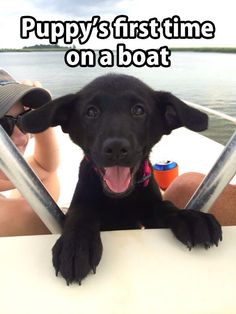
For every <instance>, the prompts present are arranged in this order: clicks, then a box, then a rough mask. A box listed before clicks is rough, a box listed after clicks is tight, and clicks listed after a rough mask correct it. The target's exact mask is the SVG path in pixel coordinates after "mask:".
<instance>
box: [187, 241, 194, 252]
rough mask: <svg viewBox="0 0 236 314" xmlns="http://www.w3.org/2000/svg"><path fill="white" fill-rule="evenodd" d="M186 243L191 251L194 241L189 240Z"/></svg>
mask: <svg viewBox="0 0 236 314" xmlns="http://www.w3.org/2000/svg"><path fill="white" fill-rule="evenodd" d="M186 245H187V248H188V249H189V251H191V249H192V247H193V244H192V242H190V241H188V242H187V244H186Z"/></svg>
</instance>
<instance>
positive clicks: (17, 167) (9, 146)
mask: <svg viewBox="0 0 236 314" xmlns="http://www.w3.org/2000/svg"><path fill="white" fill-rule="evenodd" d="M0 168H1V170H2V171H3V172H4V173H5V175H6V176H7V177H8V178H9V180H10V181H11V182H12V183H13V184H14V185H15V187H16V188H17V189H18V190H19V191H20V192H21V194H22V195H23V196H24V198H25V199H26V200H27V201H28V203H29V204H30V206H31V207H32V209H33V210H34V211H35V213H36V214H37V215H38V216H39V218H40V219H41V220H42V221H43V223H44V224H45V225H46V226H47V228H48V229H49V230H50V231H51V232H52V233H60V232H61V226H62V223H63V220H64V217H65V216H64V214H63V213H62V211H61V210H60V208H59V207H58V206H57V205H56V203H55V202H54V200H53V199H52V197H51V196H50V194H49V193H48V192H47V190H46V189H45V187H44V186H43V184H42V183H41V181H40V180H39V179H38V177H37V176H36V175H35V173H34V172H33V170H32V169H31V168H30V167H29V165H28V164H27V162H26V161H25V159H24V157H23V156H22V155H21V154H20V152H19V151H18V150H17V148H16V146H15V145H14V143H13V142H12V141H11V139H10V137H9V136H8V135H7V134H6V132H5V131H4V129H3V128H2V127H1V126H0Z"/></svg>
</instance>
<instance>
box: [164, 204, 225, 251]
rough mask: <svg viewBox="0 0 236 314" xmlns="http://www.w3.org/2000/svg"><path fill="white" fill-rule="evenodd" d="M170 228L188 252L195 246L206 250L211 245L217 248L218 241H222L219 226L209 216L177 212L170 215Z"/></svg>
mask: <svg viewBox="0 0 236 314" xmlns="http://www.w3.org/2000/svg"><path fill="white" fill-rule="evenodd" d="M170 228H171V230H172V231H173V233H174V235H175V236H176V238H177V239H178V240H180V241H181V242H182V243H183V244H185V245H186V246H187V247H188V248H189V250H191V248H192V247H194V246H196V245H203V246H205V248H206V249H208V248H209V247H211V246H212V245H216V246H218V243H219V241H222V230H221V226H220V224H219V223H218V221H217V220H216V218H215V217H214V216H213V215H211V214H206V213H202V212H197V211H194V210H185V209H183V210H179V211H177V212H175V213H173V214H172V215H171V217H170Z"/></svg>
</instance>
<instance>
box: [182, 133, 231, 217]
mask: <svg viewBox="0 0 236 314" xmlns="http://www.w3.org/2000/svg"><path fill="white" fill-rule="evenodd" d="M206 153H207V152H206ZM235 174H236V131H235V133H234V134H233V136H232V137H231V138H230V140H229V142H228V143H227V144H226V146H225V148H224V150H223V152H222V154H221V155H220V157H219V158H218V160H217V161H216V163H215V165H214V166H213V167H212V169H211V170H210V172H209V173H208V175H207V176H206V177H205V179H204V180H203V181H202V183H201V185H200V186H199V187H198V189H197V191H196V192H195V193H194V195H193V196H192V198H191V199H190V201H189V202H188V204H187V205H186V207H185V208H186V209H193V210H198V211H202V212H208V210H209V209H210V207H211V206H212V205H213V203H214V202H215V201H216V199H217V198H218V196H219V195H220V194H221V192H222V191H223V189H224V188H225V187H226V185H227V184H228V183H229V182H230V180H231V179H232V178H233V177H234V175H235ZM235 210H236V209H235Z"/></svg>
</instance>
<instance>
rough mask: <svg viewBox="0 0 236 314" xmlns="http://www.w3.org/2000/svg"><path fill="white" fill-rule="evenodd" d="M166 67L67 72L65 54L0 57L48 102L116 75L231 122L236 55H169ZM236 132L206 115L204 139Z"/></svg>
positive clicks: (219, 138)
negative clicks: (47, 94) (46, 93)
mask: <svg viewBox="0 0 236 314" xmlns="http://www.w3.org/2000/svg"><path fill="white" fill-rule="evenodd" d="M171 64H172V65H171V67H170V68H148V67H143V68H136V67H129V68H124V69H122V68H117V67H114V68H112V69H110V68H107V69H106V68H101V67H99V66H97V67H95V68H80V67H77V68H69V67H68V66H67V65H66V64H65V63H64V52H20V53H0V67H2V68H5V69H6V70H7V71H9V72H10V73H11V74H12V75H13V76H14V77H15V78H16V79H19V80H20V79H27V78H29V79H32V80H39V81H41V82H42V84H43V85H44V86H45V87H46V88H48V89H49V90H50V91H51V93H52V95H53V97H58V96H61V95H64V94H66V93H71V92H75V91H77V90H79V89H80V88H81V87H83V86H84V85H85V84H86V83H88V82H90V81H91V80H92V79H94V78H96V77H97V76H99V75H103V74H105V73H108V72H120V73H125V74H130V75H134V76H136V77H138V78H140V79H141V80H143V81H144V82H145V83H147V84H148V85H150V86H151V87H153V88H154V89H156V90H165V91H170V92H172V93H173V94H175V95H176V96H178V97H180V98H182V99H185V100H188V101H191V102H195V103H198V104H200V105H203V106H206V107H209V108H212V109H216V110H218V111H221V112H224V113H227V114H229V115H231V116H233V117H235V118H236V54H224V53H196V52H173V53H172V55H171ZM235 129H236V126H235V125H233V124H232V123H230V122H227V121H225V120H223V119H220V118H216V117H213V116H210V125H209V130H208V131H206V132H204V135H206V136H209V137H210V138H213V139H214V140H216V141H218V142H220V143H222V144H225V143H226V142H227V141H228V139H229V138H230V137H231V135H232V134H233V132H234V130H235Z"/></svg>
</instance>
